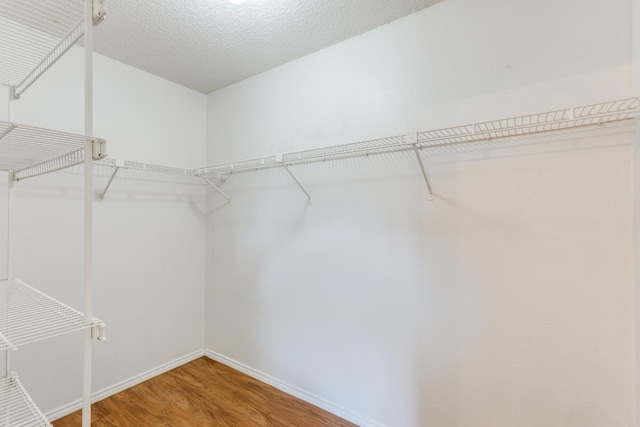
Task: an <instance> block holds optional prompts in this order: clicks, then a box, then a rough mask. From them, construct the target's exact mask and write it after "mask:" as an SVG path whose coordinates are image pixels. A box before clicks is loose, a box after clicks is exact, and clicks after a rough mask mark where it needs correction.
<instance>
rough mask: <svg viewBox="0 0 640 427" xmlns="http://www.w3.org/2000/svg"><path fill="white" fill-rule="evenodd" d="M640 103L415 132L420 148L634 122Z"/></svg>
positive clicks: (617, 103) (619, 102) (624, 102)
mask: <svg viewBox="0 0 640 427" xmlns="http://www.w3.org/2000/svg"><path fill="white" fill-rule="evenodd" d="M639 112H640V100H639V99H638V98H628V99H622V100H617V101H610V102H605V103H600V104H592V105H586V106H581V107H576V108H567V109H564V110H555V111H548V112H544V113H536V114H530V115H525V116H517V117H511V118H507V119H500V120H492V121H487V122H479V123H474V124H468V125H462V126H454V127H449V128H444V129H437V130H429V131H424V132H418V147H419V148H434V147H442V146H447V145H455V144H465V143H472V142H480V141H491V140H494V139H499V138H509V137H518V136H524V135H531V134H536V133H544V132H552V131H559V130H565V129H574V128H580V127H585V126H594V125H602V124H606V123H612V122H619V121H622V120H629V119H634V118H636V117H637V115H638V113H639Z"/></svg>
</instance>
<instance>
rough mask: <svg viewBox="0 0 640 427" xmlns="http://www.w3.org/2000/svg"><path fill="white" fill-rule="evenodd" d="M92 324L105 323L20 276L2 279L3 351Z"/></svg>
mask: <svg viewBox="0 0 640 427" xmlns="http://www.w3.org/2000/svg"><path fill="white" fill-rule="evenodd" d="M93 327H99V328H101V329H103V328H104V323H103V322H102V321H101V320H100V319H97V318H95V317H94V318H92V319H91V321H90V322H86V321H85V319H84V314H82V313H81V312H79V311H77V310H75V309H73V308H71V307H69V306H67V305H65V304H63V303H61V302H59V301H57V300H55V299H54V298H51V297H50V296H48V295H46V294H44V293H42V292H40V291H38V290H36V289H34V288H33V287H31V286H29V285H27V284H26V283H24V282H22V281H20V280H17V279H11V280H0V351H4V350H8V349H10V350H15V349H17V348H18V347H19V346H22V345H25V344H30V343H33V342H36V341H41V340H44V339H48V338H53V337H57V336H60V335H65V334H68V333H71V332H75V331H80V330H83V329H87V328H93Z"/></svg>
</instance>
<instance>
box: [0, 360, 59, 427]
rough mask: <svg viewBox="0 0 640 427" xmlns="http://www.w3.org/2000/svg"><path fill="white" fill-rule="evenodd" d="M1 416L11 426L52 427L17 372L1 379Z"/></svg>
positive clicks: (5, 423)
mask: <svg viewBox="0 0 640 427" xmlns="http://www.w3.org/2000/svg"><path fill="white" fill-rule="evenodd" d="M0 418H1V419H2V422H3V423H4V425H7V426H11V427H51V424H50V423H49V421H47V419H46V418H45V416H44V414H43V413H42V412H41V411H40V409H38V407H37V406H36V404H35V403H34V402H33V400H32V399H31V397H30V396H29V394H28V393H27V391H26V390H25V389H24V387H23V386H22V384H21V383H20V380H19V379H18V376H17V374H16V373H15V372H12V373H11V375H8V376H7V377H6V378H3V379H1V380H0Z"/></svg>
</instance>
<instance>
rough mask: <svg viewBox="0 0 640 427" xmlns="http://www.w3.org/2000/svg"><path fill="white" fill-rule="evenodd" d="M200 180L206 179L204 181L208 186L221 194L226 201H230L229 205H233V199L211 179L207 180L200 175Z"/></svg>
mask: <svg viewBox="0 0 640 427" xmlns="http://www.w3.org/2000/svg"><path fill="white" fill-rule="evenodd" d="M200 178H202V179H204V180H205V182H206V183H207V184H209V185H210V186H211V187H213V189H214V190H215V191H217V192H218V193H220V194H221V195H222V197H224V198H225V199H227V200H228V201H229V204H233V200H231V197H229V196H227V194H226V193H225V192H224V191H222V190H221V189H220V187H218V186H217V185H215V184H214V183H213V182H212V181H211V180H210V179H209V178H207V177H206V176H202V175H200Z"/></svg>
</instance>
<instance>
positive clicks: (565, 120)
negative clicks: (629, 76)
mask: <svg viewBox="0 0 640 427" xmlns="http://www.w3.org/2000/svg"><path fill="white" fill-rule="evenodd" d="M639 113H640V99H639V98H628V99H622V100H617V101H609V102H604V103H600V104H592V105H586V106H581V107H576V108H569V109H563V110H554V111H547V112H544V113H536V114H530V115H523V116H516V117H511V118H506V119H500V120H492V121H487V122H479V123H472V124H466V125H461V126H454V127H449V128H443V129H436V130H428V131H421V132H417V134H413V135H410V134H409V135H400V136H391V137H387V138H380V139H374V140H370V141H362V142H356V143H350V144H342V145H335V146H330V147H324V148H318V149H311V150H304V151H297V152H291V153H285V154H282V155H272V156H267V157H260V158H255V159H250V160H243V161H239V162H232V163H222V164H218V165H214V166H207V167H203V168H200V169H198V174H200V175H203V176H209V177H221V176H225V175H230V174H233V173H241V172H249V171H255V170H261V169H268V168H275V167H281V166H283V165H285V166H289V165H296V164H304V163H314V162H323V161H327V160H337V159H346V158H352V157H362V156H370V155H375V154H384V153H394V152H400V151H410V150H424V149H429V148H437V147H443V146H452V145H456V144H466V143H473V142H484V141H491V140H495V139H500V138H511V137H518V136H524V135H530V134H536V133H543V132H551V131H558V130H564V129H573V128H580V127H586V126H595V125H602V124H606V123H613V122H619V121H622V120H630V119H635V118H636V117H637V116H638V114H639Z"/></svg>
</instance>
